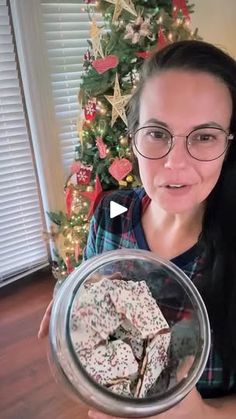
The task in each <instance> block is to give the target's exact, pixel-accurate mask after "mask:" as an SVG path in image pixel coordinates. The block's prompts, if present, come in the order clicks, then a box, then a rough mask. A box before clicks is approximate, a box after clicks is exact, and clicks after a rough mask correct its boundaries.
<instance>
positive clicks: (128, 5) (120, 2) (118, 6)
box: [105, 0, 137, 23]
mask: <svg viewBox="0 0 236 419" xmlns="http://www.w3.org/2000/svg"><path fill="white" fill-rule="evenodd" d="M105 1H106V2H108V3H111V4H114V5H115V10H114V14H113V17H112V23H114V22H115V21H117V19H118V17H119V16H120V14H121V12H122V10H123V9H124V10H126V11H127V12H129V13H130V14H131V15H133V16H137V13H136V10H135V7H134V5H133V3H132V1H131V0H105Z"/></svg>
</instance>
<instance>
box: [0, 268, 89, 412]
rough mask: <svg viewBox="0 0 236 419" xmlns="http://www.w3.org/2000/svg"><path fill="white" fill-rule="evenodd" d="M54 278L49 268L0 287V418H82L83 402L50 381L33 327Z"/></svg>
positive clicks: (43, 346) (43, 350)
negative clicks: (69, 395) (72, 398)
mask: <svg viewBox="0 0 236 419" xmlns="http://www.w3.org/2000/svg"><path fill="white" fill-rule="evenodd" d="M54 284H55V280H54V279H53V278H52V275H51V273H50V272H49V271H47V270H45V271H44V272H41V273H37V274H36V275H34V276H33V277H31V278H27V279H22V280H19V281H17V283H15V284H11V285H8V286H7V287H4V288H1V289H0V418H1V419H74V418H79V419H85V418H87V411H88V407H87V406H85V405H84V404H82V402H78V403H76V402H74V401H73V400H71V399H70V398H69V397H68V396H67V395H65V393H64V392H63V391H62V389H61V388H60V387H59V386H58V385H57V384H56V383H55V382H54V379H53V377H52V375H51V372H50V369H49V365H48V361H47V349H48V348H47V345H48V342H47V339H44V340H43V341H38V339H37V331H38V326H39V323H40V320H41V318H42V315H43V313H44V310H45V307H46V305H47V303H48V302H49V300H50V298H51V295H52V290H53V286H54Z"/></svg>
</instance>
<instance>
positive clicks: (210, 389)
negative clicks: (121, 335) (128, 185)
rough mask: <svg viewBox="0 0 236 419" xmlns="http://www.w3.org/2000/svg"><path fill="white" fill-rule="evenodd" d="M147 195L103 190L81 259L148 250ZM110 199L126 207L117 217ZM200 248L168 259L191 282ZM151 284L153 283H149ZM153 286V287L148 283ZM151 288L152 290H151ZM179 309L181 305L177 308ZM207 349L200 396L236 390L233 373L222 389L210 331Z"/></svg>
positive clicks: (198, 266) (196, 275)
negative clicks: (126, 250) (144, 226)
mask: <svg viewBox="0 0 236 419" xmlns="http://www.w3.org/2000/svg"><path fill="white" fill-rule="evenodd" d="M147 199H149V198H148V197H147V195H146V193H145V191H144V189H143V188H135V189H132V190H121V189H120V190H117V191H114V192H110V193H108V194H105V196H104V197H103V198H102V199H101V201H100V203H99V205H98V206H97V208H96V211H95V213H94V215H93V217H92V220H91V224H90V232H89V236H88V241H87V246H86V248H85V249H84V254H83V257H84V260H86V259H88V258H90V257H92V256H95V255H98V254H100V253H103V252H105V251H110V250H115V249H121V248H132V249H143V250H150V249H149V247H148V244H147V242H146V239H145V234H144V231H143V229H142V225H141V222H140V220H141V216H142V210H143V205H144V204H145V203H147ZM111 200H113V201H115V202H117V203H119V204H120V205H123V206H124V207H127V208H128V210H127V212H126V213H124V214H121V215H120V216H118V217H114V218H112V219H111V218H110V201H111ZM203 256H204V255H202V251H201V250H200V249H199V246H198V245H197V244H196V245H195V246H193V247H192V248H191V249H189V250H188V251H186V252H184V253H183V254H182V255H180V256H178V257H176V258H174V259H172V262H173V263H174V264H176V265H177V266H178V267H179V268H181V269H182V270H183V271H184V272H185V274H186V275H187V276H188V277H189V278H190V280H191V281H193V283H195V282H196V280H198V281H199V277H200V276H201V273H200V271H201V261H202V260H203ZM151 285H153V284H151ZM150 288H153V287H150ZM152 291H153V290H152ZM178 310H179V312H181V311H183V307H182V308H181V307H179V308H178ZM211 337H212V341H211V349H210V354H209V357H208V361H207V364H206V367H205V370H204V372H203V374H202V376H201V378H200V380H199V381H198V383H197V388H198V390H199V392H200V393H201V395H202V397H204V398H210V397H221V396H223V395H225V394H230V393H236V376H235V374H232V377H231V381H230V386H229V388H228V390H226V391H225V390H223V369H222V362H221V359H220V357H219V355H218V354H217V352H216V350H215V347H214V335H213V333H211Z"/></svg>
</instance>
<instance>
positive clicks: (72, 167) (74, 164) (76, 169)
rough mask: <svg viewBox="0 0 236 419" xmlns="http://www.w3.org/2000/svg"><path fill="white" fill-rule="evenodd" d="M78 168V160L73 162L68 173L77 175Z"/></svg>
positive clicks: (79, 163) (79, 164)
mask: <svg viewBox="0 0 236 419" xmlns="http://www.w3.org/2000/svg"><path fill="white" fill-rule="evenodd" d="M80 168H81V162H80V161H79V160H75V161H74V162H73V163H72V165H71V167H70V171H71V173H78V172H79V171H80Z"/></svg>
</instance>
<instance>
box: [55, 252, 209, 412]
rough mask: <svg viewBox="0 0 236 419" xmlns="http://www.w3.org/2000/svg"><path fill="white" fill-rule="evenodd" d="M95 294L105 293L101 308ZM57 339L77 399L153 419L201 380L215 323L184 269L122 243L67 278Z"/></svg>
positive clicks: (60, 364)
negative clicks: (127, 247)
mask: <svg viewBox="0 0 236 419" xmlns="http://www.w3.org/2000/svg"><path fill="white" fill-rule="evenodd" d="M119 281H121V282H119ZM104 287H105V291H104ZM107 287H108V288H109V287H110V288H109V290H108V288H107ZM121 288H122V290H121ZM102 289H103V291H101V290H102ZM108 291H109V292H108ZM101 292H103V294H102V293H101ZM107 292H108V294H109V293H110V294H109V298H108V294H107ZM89 293H90V294H89ZM91 295H92V297H91ZM115 295H116V297H114V296H115ZM121 295H122V297H121ZM91 298H92V299H94V300H93V301H95V300H96V301H97V299H99V298H100V300H99V302H98V304H97V303H96V304H97V305H98V307H97V308H92V309H91V307H92V306H91V304H92V300H91ZM119 298H122V299H123V300H122V302H121V300H119ZM104 304H105V306H104ZM107 304H108V305H107ZM109 304H110V305H109ZM114 304H115V305H114ZM122 304H123V305H122ZM104 307H105V308H104ZM111 307H112V308H111ZM114 307H115V310H116V312H115V314H114V312H113V311H112V310H113V309H114ZM91 310H92V312H91ZM122 310H123V311H122ZM158 310H159V311H158ZM88 313H90V314H89V315H88ZM104 313H106V314H104ZM112 313H113V314H112ZM117 313H118V314H117ZM124 313H125V314H124ZM157 313H159V314H158V315H157ZM159 315H160V316H159ZM89 316H90V317H89ZM114 316H118V317H116V320H117V319H118V320H117V322H116V321H114V318H115V317H114ZM108 319H109V320H108ZM85 321H86V323H83V322H85ZM81 322H82V323H81ZM114 322H115V323H114ZM122 322H123V323H122ZM111 323H112V324H111ZM85 324H86V327H85V326H84V325H85ZM81 325H82V326H81ZM127 325H128V326H127ZM81 327H82V329H81ZM99 328H100V329H99ZM95 330H96V332H95ZM98 330H99V331H98ZM111 330H112V332H111ZM81 331H82V332H81ZM124 331H125V334H124ZM98 335H99V339H100V340H99V339H98V340H97V337H98ZM88 336H89V338H88ZM86 339H87V340H86ZM49 342H50V351H49V363H50V366H51V369H52V372H53V375H54V378H55V379H56V381H57V382H60V383H61V384H62V386H63V388H64V389H65V390H67V392H68V393H69V394H70V395H71V396H73V398H75V399H77V400H78V399H81V400H83V401H84V402H86V403H87V404H88V405H89V406H91V407H93V408H95V409H96V410H100V411H103V412H104V413H107V414H110V415H113V416H119V417H147V416H153V415H155V414H158V413H161V412H163V411H165V410H168V409H170V408H171V407H173V406H174V405H175V404H177V403H178V402H179V401H181V400H182V399H183V398H184V397H185V396H186V395H187V394H188V393H189V392H190V391H191V389H192V388H193V387H194V386H195V385H196V383H197V381H198V380H199V378H200V377H201V375H202V373H203V370H204V368H205V365H206V362H207V359H208V355H209V350H210V326H209V320H208V315H207V311H206V308H205V305H204V303H203V301H202V298H201V296H200V295H199V292H198V291H197V289H196V287H195V286H194V285H193V283H192V282H191V280H190V279H189V278H188V277H187V276H186V275H185V273H184V272H183V271H181V269H179V268H178V267H176V266H175V265H174V264H173V263H171V262H169V261H166V260H163V259H161V258H160V257H158V256H157V255H156V254H154V253H152V252H149V251H144V250H132V249H122V250H114V251H109V252H105V253H103V254H101V255H98V256H95V257H93V258H91V259H89V260H87V261H85V262H83V263H82V264H81V265H80V266H79V268H77V269H75V270H74V271H73V272H72V273H71V274H70V275H69V277H68V278H67V279H66V280H65V281H64V283H62V285H61V287H60V288H59V289H58V291H57V293H56V295H55V302H54V305H53V309H52V314H51V320H50V329H49ZM91 342H92V344H91ZM81 345H82V346H81ZM86 345H90V349H89V350H88V351H87V349H86V348H87V346H86ZM127 345H128V346H127ZM111 348H112V351H113V352H112V354H113V355H112V356H113V358H112V357H111V356H110V355H111ZM114 348H116V350H115V355H114ZM124 348H125V349H124ZM86 351H87V352H86ZM96 351H98V352H96ZM104 351H105V352H104ZM122 351H123V352H122ZM125 351H126V352H125ZM119 357H120V358H119ZM131 357H132V359H131ZM111 358H112V359H111ZM114 359H115V361H114ZM126 361H127V365H126V364H125V362H126ZM117 365H118V367H117ZM126 367H127V368H128V369H127V368H126ZM117 368H118V369H117ZM120 370H122V372H120ZM101 371H102V372H101ZM117 371H119V374H118V373H117ZM109 374H110V375H109ZM122 374H123V375H122ZM121 375H122V377H123V378H121ZM116 378H117V380H116ZM127 388H128V390H127Z"/></svg>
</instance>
